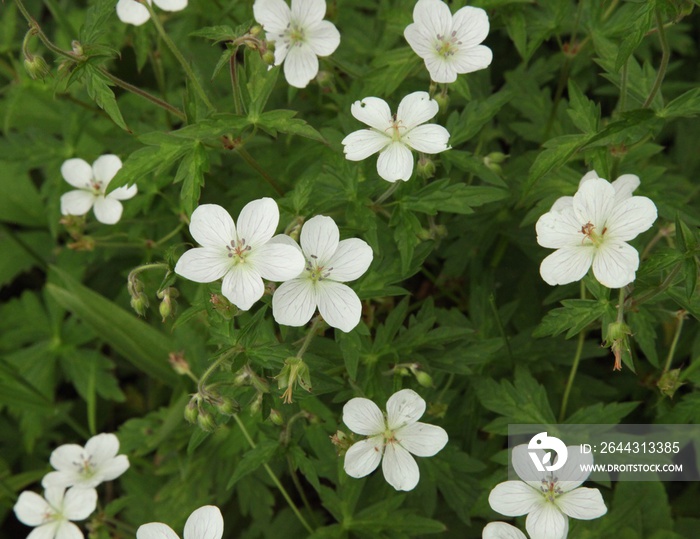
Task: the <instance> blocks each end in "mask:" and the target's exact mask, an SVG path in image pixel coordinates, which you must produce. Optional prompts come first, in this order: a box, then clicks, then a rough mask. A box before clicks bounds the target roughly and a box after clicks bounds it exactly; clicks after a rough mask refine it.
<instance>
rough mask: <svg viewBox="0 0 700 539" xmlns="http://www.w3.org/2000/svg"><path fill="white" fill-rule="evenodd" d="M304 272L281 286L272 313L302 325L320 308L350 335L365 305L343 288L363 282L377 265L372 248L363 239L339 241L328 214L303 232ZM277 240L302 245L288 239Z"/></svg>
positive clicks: (279, 320)
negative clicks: (369, 269)
mask: <svg viewBox="0 0 700 539" xmlns="http://www.w3.org/2000/svg"><path fill="white" fill-rule="evenodd" d="M300 240H301V251H302V252H303V254H304V258H305V259H306V268H305V269H304V271H303V273H302V274H301V275H299V276H298V277H296V279H292V280H291V281H287V282H286V283H283V284H282V285H280V287H279V288H278V289H277V290H276V291H275V295H274V296H273V297H272V313H273V315H274V317H275V320H276V321H277V323H278V324H283V325H285V326H303V325H304V324H306V323H307V322H308V321H309V320H310V319H311V316H313V314H314V311H316V307H318V310H319V312H320V313H321V316H322V317H323V319H324V320H325V321H326V322H328V325H330V326H332V327H334V328H338V329H340V330H341V331H344V332H346V333H347V332H349V331H352V329H353V328H354V327H355V326H357V324H359V323H360V315H361V314H362V304H361V303H360V298H358V297H357V294H356V293H355V292H354V291H353V290H352V288H350V287H349V286H346V285H344V284H342V283H343V282H346V281H353V280H355V279H358V278H359V277H360V276H361V275H362V274H363V273H364V272H365V271H367V268H368V267H369V265H370V264H371V263H372V248H371V247H370V246H369V245H367V243H365V242H364V241H363V240H360V239H358V238H350V239H347V240H343V241H339V240H340V233H339V231H338V226H337V225H336V224H335V221H333V219H331V218H330V217H326V216H324V215H317V216H316V217H313V218H311V219H309V220H308V221H307V222H306V223H305V224H304V227H303V228H302V229H301V237H300ZM273 241H275V242H276V241H285V242H286V243H289V244H290V245H294V246H295V247H296V248H297V249H298V248H299V247H298V246H297V244H296V243H295V242H294V240H292V239H291V238H289V236H280V239H276V240H273Z"/></svg>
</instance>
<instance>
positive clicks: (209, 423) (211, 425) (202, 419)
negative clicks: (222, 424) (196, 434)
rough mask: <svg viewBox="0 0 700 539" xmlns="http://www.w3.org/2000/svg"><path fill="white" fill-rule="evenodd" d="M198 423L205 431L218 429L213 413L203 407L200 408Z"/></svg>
mask: <svg viewBox="0 0 700 539" xmlns="http://www.w3.org/2000/svg"><path fill="white" fill-rule="evenodd" d="M197 425H199V428H200V429H202V430H203V431H204V432H214V431H215V430H216V421H214V418H213V417H212V416H211V414H210V413H209V412H207V411H206V410H205V409H203V408H202V409H201V410H199V415H198V416H197Z"/></svg>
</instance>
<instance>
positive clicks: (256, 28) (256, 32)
mask: <svg viewBox="0 0 700 539" xmlns="http://www.w3.org/2000/svg"><path fill="white" fill-rule="evenodd" d="M262 31H263V28H262V26H260V25H259V24H256V25H255V26H253V27H251V29H250V30H248V33H249V34H250V35H251V36H259V35H260V34H261V33H262Z"/></svg>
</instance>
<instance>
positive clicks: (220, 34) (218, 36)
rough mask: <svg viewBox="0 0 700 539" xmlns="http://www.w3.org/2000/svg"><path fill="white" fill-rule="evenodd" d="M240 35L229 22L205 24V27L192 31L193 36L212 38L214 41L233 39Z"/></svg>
mask: <svg viewBox="0 0 700 539" xmlns="http://www.w3.org/2000/svg"><path fill="white" fill-rule="evenodd" d="M238 35H239V34H238V33H237V32H236V31H234V29H233V28H231V27H230V26H228V25H227V24H220V25H218V26H205V27H204V28H200V29H199V30H196V31H194V32H190V36H191V37H203V38H204V39H210V40H211V41H213V42H214V43H219V42H220V41H233V40H234V39H236V38H237V37H238Z"/></svg>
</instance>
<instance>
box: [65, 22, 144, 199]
mask: <svg viewBox="0 0 700 539" xmlns="http://www.w3.org/2000/svg"><path fill="white" fill-rule="evenodd" d="M144 9H145V8H144ZM61 176H63V179H64V180H66V181H67V182H68V183H69V184H71V185H72V186H73V187H78V188H79V189H85V188H89V187H90V182H91V181H92V167H91V166H90V165H89V164H88V163H87V161H84V160H83V159H68V160H67V161H64V162H63V164H62V165H61Z"/></svg>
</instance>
